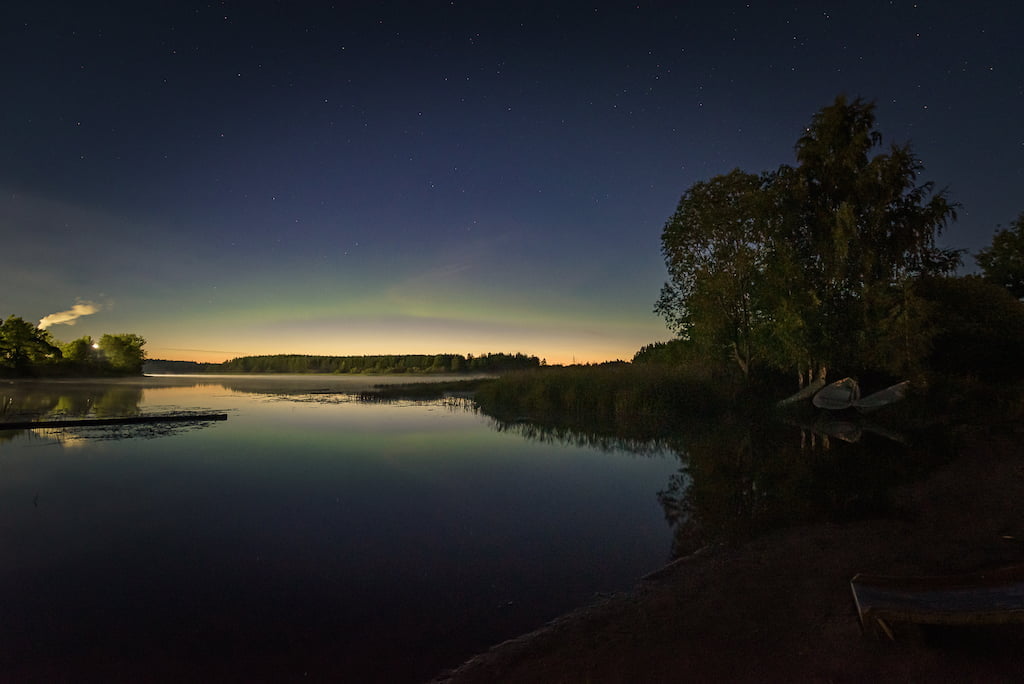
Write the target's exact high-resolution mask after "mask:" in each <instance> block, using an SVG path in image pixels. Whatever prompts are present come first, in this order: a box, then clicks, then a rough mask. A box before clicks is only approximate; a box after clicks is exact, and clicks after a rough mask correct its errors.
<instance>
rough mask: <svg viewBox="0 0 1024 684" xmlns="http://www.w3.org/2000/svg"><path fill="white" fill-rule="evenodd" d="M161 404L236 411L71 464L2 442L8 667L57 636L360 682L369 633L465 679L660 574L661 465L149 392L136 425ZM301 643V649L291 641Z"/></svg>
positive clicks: (667, 470) (360, 409)
mask: <svg viewBox="0 0 1024 684" xmlns="http://www.w3.org/2000/svg"><path fill="white" fill-rule="evenodd" d="M169 406H175V407H177V408H179V409H184V408H202V409H208V410H215V411H227V412H229V414H230V415H229V418H228V420H227V421H226V422H223V423H216V424H213V425H211V426H210V427H207V428H205V429H202V430H194V431H188V432H182V433H177V434H173V435H171V436H167V437H164V438H160V439H151V440H140V439H125V440H120V441H110V440H100V441H96V440H92V441H90V440H86V441H84V442H81V443H79V444H77V445H76V447H75V449H73V450H71V449H67V450H65V449H62V448H61V445H60V444H57V443H54V444H51V445H49V446H47V445H41V444H39V443H38V442H37V441H32V440H21V441H13V442H9V443H5V444H0V453H2V455H3V458H2V459H0V515H2V516H3V519H4V520H5V524H4V526H3V527H2V528H0V547H2V548H3V549H4V551H5V552H4V554H3V557H2V558H0V602H2V603H3V604H4V606H5V616H6V619H5V621H4V624H6V625H8V627H3V626H0V638H4V639H5V648H7V649H9V650H8V652H9V653H16V652H18V649H19V648H22V647H23V646H24V644H25V643H26V640H36V641H37V642H39V643H43V644H46V645H47V648H48V657H50V658H59V657H60V655H61V654H62V653H63V652H64V650H65V649H73V648H77V644H71V643H62V642H61V639H62V638H63V635H70V636H68V637H67V638H68V639H70V640H73V639H76V638H84V636H83V635H86V634H88V635H96V634H99V635H102V636H103V640H104V642H105V643H117V644H118V648H119V649H121V648H123V649H125V652H134V653H141V654H145V653H147V652H149V651H150V650H151V649H152V648H153V644H152V643H151V641H152V640H153V639H155V638H157V636H156V635H160V636H159V638H160V640H161V643H160V647H161V648H167V647H170V648H171V650H172V651H174V652H176V653H179V654H180V653H184V654H185V655H184V656H182V657H187V658H193V657H194V658H196V659H198V660H197V661H196V662H199V663H201V662H202V658H204V657H209V656H208V655H204V654H209V653H218V654H224V653H228V654H230V653H232V652H235V653H237V652H238V651H237V650H234V651H233V650H232V649H233V648H236V646H232V643H229V642H231V640H232V639H237V640H240V641H241V642H242V643H241V645H239V646H237V648H242V649H246V648H248V646H246V643H254V642H255V643H261V644H267V645H266V647H265V648H264V647H263V646H261V650H260V653H252V654H251V655H252V657H253V658H256V659H257V660H256V661H253V662H258V659H259V658H260V657H273V656H274V655H275V654H276V653H277V652H276V651H275V650H274V649H278V648H291V649H297V653H299V654H300V655H303V656H305V655H309V654H310V653H314V654H315V652H316V649H317V648H321V647H322V648H324V649H328V650H331V652H332V653H333V654H334V655H332V662H333V663H335V666H337V664H338V663H344V662H345V661H346V659H348V660H349V662H350V664H351V663H355V665H353V667H358V666H359V664H360V663H362V664H363V665H365V662H364V660H365V659H366V658H367V657H369V656H368V655H367V654H371V653H379V649H381V648H385V650H386V648H389V647H386V646H383V647H382V646H381V641H380V640H378V641H374V639H375V638H376V637H375V636H374V635H378V636H379V637H380V638H381V639H382V640H383V642H385V643H386V644H401V645H402V646H401V647H402V649H403V653H402V655H403V657H401V658H398V657H395V658H394V660H395V662H396V663H402V662H404V663H410V662H416V661H417V659H419V660H420V661H421V662H423V661H429V660H430V658H437V657H439V655H438V654H447V655H446V657H450V658H452V659H453V660H454V661H456V662H457V661H458V660H459V659H460V658H463V657H466V656H468V655H470V653H471V652H473V651H476V650H479V649H482V648H484V647H486V646H487V645H489V644H490V643H493V642H495V641H498V640H501V639H503V638H507V637H510V636H513V635H514V634H516V633H520V632H522V631H525V630H527V629H531V628H533V627H535V626H536V625H537V624H541V623H542V622H543V621H544V620H547V619H549V618H551V617H553V616H554V615H555V614H557V613H559V612H561V611H564V610H566V609H568V608H570V607H572V606H573V605H576V604H579V603H582V602H585V601H587V600H589V599H590V598H591V597H592V596H593V593H594V592H595V591H612V590H617V589H624V588H626V587H628V586H631V585H632V583H633V582H634V581H635V580H636V579H637V577H639V576H640V575H642V574H644V573H646V572H647V571H649V570H651V569H653V568H655V567H657V566H659V565H660V564H662V563H663V562H665V561H666V560H667V557H668V553H669V550H670V544H671V530H670V529H669V527H668V526H667V525H666V523H665V521H664V517H663V513H662V510H661V508H660V506H659V505H658V502H657V498H656V492H657V491H658V490H659V489H660V488H662V487H664V486H665V484H666V483H667V481H668V479H669V476H670V475H671V474H672V473H673V472H675V471H676V469H677V468H678V461H677V460H676V459H675V458H674V457H667V456H666V457H664V458H662V457H654V458H646V457H645V458H636V457H632V456H630V455H629V454H626V453H621V452H620V453H614V452H613V453H602V452H596V451H591V450H587V449H579V448H571V447H560V446H552V445H546V444H541V443H537V442H528V441H525V440H523V439H521V438H519V437H516V436H514V435H510V434H508V433H498V432H494V431H492V430H490V429H489V428H488V427H487V421H486V419H485V418H483V417H482V416H478V415H475V414H473V413H471V412H467V411H462V410H456V411H452V410H448V409H447V408H445V407H442V406H422V405H400V406H391V405H377V404H358V403H310V402H297V401H291V400H287V399H280V398H276V399H275V398H271V397H269V396H267V395H258V394H248V393H243V392H235V391H231V390H227V389H225V388H223V387H220V386H217V385H207V386H202V387H172V388H148V389H146V390H145V394H144V398H143V401H142V405H141V408H142V410H143V412H149V411H151V410H153V409H154V408H156V407H169ZM63 446H68V445H67V444H64V445H63ZM34 498H36V503H34V502H33V501H34ZM72 576H73V577H74V581H72ZM43 584H45V585H46V587H47V589H46V590H45V591H43V590H42V585H43ZM37 585H39V587H38V589H39V590H38V591H35V590H34V589H36V588H37ZM64 587H67V589H66V590H65V589H64ZM140 587H144V588H145V591H144V592H140V591H136V589H138V588H140ZM16 588H20V589H16ZM26 588H27V589H28V590H26ZM15 592H17V595H15ZM285 598H287V600H285ZM94 600H95V601H97V602H99V603H100V605H102V610H95V609H94V607H93V606H91V604H89V602H90V601H94ZM51 604H52V605H51ZM56 606H60V608H61V610H60V611H59V614H60V615H62V616H70V617H65V618H62V619H63V620H65V622H62V629H61V630H50V631H47V630H44V629H43V628H42V627H41V626H40V625H39V621H38V620H34V619H32V618H31V616H32V615H40V614H43V615H45V614H48V613H47V611H50V610H54V611H55V610H57V608H56ZM499 607H502V608H501V611H498V608H499ZM496 611H498V612H496ZM193 612H194V613H195V614H194V615H193ZM196 615H202V616H205V617H203V618H202V619H198V618H196V617H195V616H196ZM104 616H106V617H104ZM183 616H189V617H183ZM211 616H212V617H211ZM177 620H187V622H188V624H189V629H187V630H181V629H176V628H175V627H174V625H175V624H176V621H177ZM224 620H227V621H228V622H229V623H230V624H231V625H233V627H232V629H222V628H221V627H222V626H223V624H224V622H223V621H224ZM352 621H354V622H355V624H357V625H358V628H356V627H353V624H352ZM13 625H18V629H19V630H22V631H20V632H19V633H18V634H14V633H13V631H12V630H14V629H15V628H14V627H13ZM125 625H127V627H124V626H125ZM124 630H127V632H124ZM190 634H192V635H199V636H200V637H202V645H201V646H197V645H195V644H192V643H190V642H189V638H190V637H189V636H188V635H190ZM296 634H304V635H306V636H304V637H303V639H300V640H298V641H296V640H295V639H292V638H291V637H287V636H283V635H296ZM167 635H177V636H167ZM380 635H383V636H380ZM246 640H249V641H248V642H246ZM210 644H214V645H218V646H217V648H214V649H212V650H211V648H210ZM417 644H422V645H424V646H423V649H422V652H421V653H419V654H417V655H416V656H415V657H410V658H405V657H404V656H405V655H406V654H407V653H413V654H415V653H416V651H417V649H419V648H420V646H418V645H417ZM221 647H223V650H218V649H220V648H221ZM189 649H196V650H195V653H192V652H191V651H190V650H189ZM303 649H309V651H308V653H307V651H305V650H303ZM452 649H455V650H452ZM459 649H462V650H459ZM243 652H246V654H247V662H248V658H249V655H250V654H249V653H248V651H243ZM361 659H364V660H361ZM314 662H315V658H314ZM451 664H454V662H452V663H447V662H441V663H436V669H440V668H441V667H442V666H445V665H451ZM374 665H376V666H380V661H379V659H375V660H374ZM197 667H202V665H201V664H200V665H197ZM304 667H305V666H304ZM418 674H419V675H420V676H419V677H418V679H424V678H427V677H429V676H430V675H432V674H434V672H433V671H431V672H421V673H418Z"/></svg>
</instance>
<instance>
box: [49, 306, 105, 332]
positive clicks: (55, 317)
mask: <svg viewBox="0 0 1024 684" xmlns="http://www.w3.org/2000/svg"><path fill="white" fill-rule="evenodd" d="M99 310H100V307H99V306H97V305H96V304H93V303H92V302H79V303H78V304H75V305H74V306H73V307H71V308H70V309H68V310H67V311H58V312H57V313H52V314H50V315H49V316H43V318H42V320H40V321H39V328H40V330H46V329H47V328H49V327H50V326H51V325H57V324H58V323H64V324H65V325H74V324H75V321H76V320H77V319H79V318H81V317H82V316H88V315H89V314H94V313H96V312H97V311H99Z"/></svg>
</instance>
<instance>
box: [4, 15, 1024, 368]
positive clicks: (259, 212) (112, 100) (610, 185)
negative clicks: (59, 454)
mask: <svg viewBox="0 0 1024 684" xmlns="http://www.w3.org/2000/svg"><path fill="white" fill-rule="evenodd" d="M0 16H2V21H0V55H2V61H0V63H2V64H3V66H2V67H0V69H2V72H3V80H2V83H0V88H2V89H3V90H2V92H3V97H2V103H3V107H2V113H0V120H2V122H3V126H2V127H0V139H2V143H0V237H2V239H0V316H7V315H10V314H14V315H19V316H22V317H23V318H25V319H27V320H32V321H33V322H36V321H39V320H42V319H43V318H44V317H45V316H49V315H51V314H55V313H61V312H65V311H73V310H74V311H77V312H78V313H79V314H81V313H82V312H85V311H91V312H92V313H87V314H85V315H79V316H78V317H77V318H76V317H74V316H72V317H70V320H67V321H65V322H62V323H54V324H53V325H50V326H49V327H48V330H49V331H50V332H51V333H52V334H53V335H54V336H55V337H56V338H57V339H59V340H64V341H68V340H71V339H74V338H77V337H80V336H82V335H93V336H98V335H101V334H102V333H104V332H110V333H117V332H133V333H137V334H140V335H142V336H143V337H145V338H146V339H147V340H148V344H147V351H148V354H149V356H150V357H152V358H169V359H186V360H199V361H219V360H223V359H226V358H231V357H234V356H239V355H244V354H267V353H307V354H378V353H380V354H388V353H392V354H397V353H463V354H465V353H473V354H479V353H485V352H523V353H527V354H534V355H537V356H539V357H542V358H545V359H547V360H548V361H549V362H550V363H571V362H573V361H577V362H594V361H603V360H609V359H617V358H622V359H629V358H630V357H631V356H632V355H633V353H634V352H635V351H636V350H637V349H638V348H639V347H640V346H642V345H644V344H647V343H649V342H653V341H656V340H665V339H669V338H670V337H671V333H670V332H669V331H668V330H667V329H666V328H665V326H664V323H663V322H662V321H661V319H659V318H657V317H656V316H655V315H654V314H653V313H652V312H651V310H652V307H653V304H654V301H655V300H656V299H657V296H658V293H659V290H660V287H661V284H662V282H663V281H664V280H665V275H666V273H665V268H664V263H663V261H662V257H661V254H660V235H661V229H662V227H663V226H664V223H665V220H666V219H667V218H668V216H669V215H671V214H672V212H673V211H674V209H675V206H676V203H677V202H678V200H679V197H680V195H681V194H682V193H683V191H685V190H686V188H687V187H689V186H690V185H692V184H693V183H694V182H697V181H699V180H703V179H707V178H709V177H711V176H714V175H716V174H719V173H725V172H728V171H729V170H731V169H733V168H737V167H739V168H742V169H744V170H746V171H751V172H757V171H762V170H767V169H773V168H776V167H777V166H778V165H780V164H783V163H793V162H794V153H793V146H794V143H795V142H796V140H797V138H798V137H799V135H800V133H801V131H802V130H803V128H804V127H805V126H806V125H807V123H808V121H809V120H810V118H811V116H812V115H813V113H814V112H815V111H817V110H819V109H820V108H822V107H823V106H826V105H828V104H830V103H831V102H832V101H833V100H834V99H835V97H836V96H837V95H838V94H840V93H844V94H846V95H848V96H849V97H851V98H853V97H857V96H861V97H863V98H865V99H868V100H873V101H875V102H877V118H878V127H879V130H881V132H882V133H883V135H884V137H885V141H886V142H910V143H911V144H912V146H913V148H914V150H915V152H916V153H917V154H918V156H919V157H920V158H921V159H922V161H923V162H924V164H925V171H924V173H923V175H922V180H932V181H935V183H936V184H937V186H939V187H948V189H949V192H950V193H951V196H952V198H953V199H955V200H957V201H959V202H960V203H961V204H962V207H961V209H960V212H959V220H958V221H957V222H956V223H955V224H954V225H953V226H951V227H950V228H949V229H948V230H947V231H946V233H945V234H944V235H943V237H942V240H941V244H943V245H944V246H948V247H960V248H965V249H967V250H968V251H970V252H976V251H977V250H978V249H980V248H982V247H984V246H986V245H987V244H988V243H989V242H990V240H991V237H992V234H993V232H994V230H995V229H996V227H997V226H998V225H1000V224H1002V225H1006V224H1008V223H1009V222H1010V221H1012V220H1013V219H1014V218H1016V216H1017V215H1018V214H1019V213H1020V212H1021V211H1024V192H1022V191H1024V57H1022V55H1021V52H1020V35H1021V29H1022V28H1024V9H1021V5H1019V4H1018V3H1011V2H1005V1H1004V0H998V1H995V0H980V1H976V2H969V3H967V2H949V1H941V2H940V1H929V0H919V1H918V2H908V1H903V0H893V1H891V2H890V1H873V0H868V1H865V2H859V3H849V2H764V1H757V0H752V1H750V2H733V1H732V0H719V1H716V2H621V3H607V2H605V3H595V2H589V3H583V2H557V1H552V2H532V1H523V2H509V1H508V0H505V1H503V2H489V1H486V0H481V1H477V2H470V1H468V0H466V1H463V0H456V1H454V2H433V1H431V0H422V1H417V2H335V3H328V2H290V1H282V2H263V1H250V0H246V1H238V2H95V3H79V2H64V3H59V2H47V1H45V0H42V1H39V2H32V3H7V4H6V6H5V8H4V9H3V10H0ZM971 269H973V261H972V260H971V259H969V258H968V259H967V261H966V265H965V270H966V271H970V270H971ZM76 306H77V307H79V308H78V309H74V308H73V307H76ZM64 318H68V317H67V316H65V317H64ZM50 320H53V319H50Z"/></svg>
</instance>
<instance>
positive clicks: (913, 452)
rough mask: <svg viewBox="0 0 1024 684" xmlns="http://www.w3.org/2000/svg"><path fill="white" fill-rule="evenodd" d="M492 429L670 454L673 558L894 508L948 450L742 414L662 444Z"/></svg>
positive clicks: (686, 430)
mask: <svg viewBox="0 0 1024 684" xmlns="http://www.w3.org/2000/svg"><path fill="white" fill-rule="evenodd" d="M493 425H494V428H495V429H496V430H499V431H508V432H513V433H515V434H518V435H520V436H522V437H525V438H527V439H531V440H537V441H542V442H547V443H558V444H569V445H573V446H583V447H589V448H597V449H602V450H613V449H618V450H625V451H629V452H632V453H639V454H654V453H657V452H664V451H665V450H671V451H674V452H675V453H676V454H677V456H678V457H679V459H680V461H681V463H682V464H683V466H682V467H681V468H680V470H679V472H677V473H676V474H674V475H673V476H672V477H670V478H669V481H668V482H667V483H666V485H665V487H664V488H663V489H662V490H661V491H659V492H657V497H658V502H659V503H660V504H661V507H662V509H663V510H664V513H665V520H666V522H667V523H668V524H669V526H670V527H671V528H672V530H673V555H674V556H682V555H686V554H689V553H692V552H693V551H695V550H697V549H698V548H700V547H702V546H704V545H706V544H708V543H714V542H735V541H740V540H743V539H748V538H750V537H752V536H756V535H758V534H763V533H764V532H767V531H769V530H771V529H775V528H778V527H782V526H787V525H793V524H798V523H807V522H814V521H820V520H831V521H842V520H849V519H855V518H858V517H864V516H872V515H880V514H885V513H887V512H891V510H892V509H893V508H894V504H895V503H896V502H894V501H892V499H891V495H890V491H891V490H892V488H893V487H894V486H895V485H898V484H901V483H904V482H907V481H909V480H911V479H913V478H915V477H918V476H920V475H922V474H923V473H924V472H926V471H927V470H928V469H930V468H932V467H934V466H935V465H937V464H939V463H941V462H943V461H944V460H945V458H946V456H947V455H948V454H949V449H948V448H947V447H946V446H945V440H944V439H943V437H942V436H936V437H933V438H931V439H929V440H923V438H922V437H918V439H917V442H918V446H917V447H915V448H910V447H907V446H906V445H905V444H902V443H899V442H896V441H891V440H887V439H884V438H883V437H881V436H879V435H878V434H876V433H877V432H878V431H877V430H874V431H871V430H868V429H866V428H867V427H870V426H869V425H861V426H860V428H858V429H857V430H856V432H857V434H858V436H859V441H857V442H856V443H849V442H846V441H844V440H843V439H842V438H841V437H837V438H829V437H828V436H827V435H826V434H818V433H816V432H813V431H811V430H810V429H800V428H798V427H793V426H789V425H784V424H781V423H775V422H770V421H764V420H755V419H751V418H749V417H743V416H738V415H723V416H721V417H720V418H719V419H718V420H717V421H715V422H713V423H708V422H702V423H691V424H690V425H687V426H685V427H680V429H679V431H678V432H677V434H675V435H673V436H671V437H666V438H662V439H657V440H654V439H651V440H643V439H636V438H631V437H625V436H615V435H610V434H607V431H601V432H597V431H587V430H581V429H579V428H576V427H573V428H569V427H565V426H560V425H553V424H538V423H533V422H529V421H526V420H521V421H514V422H507V421H500V420H497V419H493ZM843 434H845V433H843ZM913 441H914V440H910V442H911V443H913Z"/></svg>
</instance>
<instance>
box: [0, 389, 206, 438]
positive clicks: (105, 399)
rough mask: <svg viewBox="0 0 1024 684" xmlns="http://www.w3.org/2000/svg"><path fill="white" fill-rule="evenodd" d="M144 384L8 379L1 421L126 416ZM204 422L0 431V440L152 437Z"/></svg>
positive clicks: (135, 410) (1, 394) (134, 412)
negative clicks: (31, 436) (24, 437)
mask: <svg viewBox="0 0 1024 684" xmlns="http://www.w3.org/2000/svg"><path fill="white" fill-rule="evenodd" d="M145 391H146V387H145V386H144V385H141V384H136V383H132V382H95V381H89V382H60V381H57V382H40V381H33V382H10V383H6V384H4V385H2V386H0V423H4V422H8V423H13V422H24V421H37V420H64V419H72V418H125V417H131V416H138V415H140V414H141V413H142V411H141V409H140V405H141V404H142V403H143V399H144V396H145ZM209 424H210V423H209V422H203V421H197V422H195V423H191V422H190V423H176V424H170V423H154V424H138V425H107V426H79V427H59V428H33V429H15V430H2V429H0V442H3V441H10V440H12V439H14V438H16V437H18V436H19V435H23V434H26V433H30V434H33V435H35V436H37V437H44V438H46V439H49V440H54V441H58V442H60V443H62V444H64V445H65V446H68V445H72V444H77V443H79V442H81V441H82V440H83V439H127V438H139V437H141V438H152V437H163V436H166V435H170V434H177V433H179V432H182V431H186V430H193V429H196V428H199V427H205V426H207V425H209Z"/></svg>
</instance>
